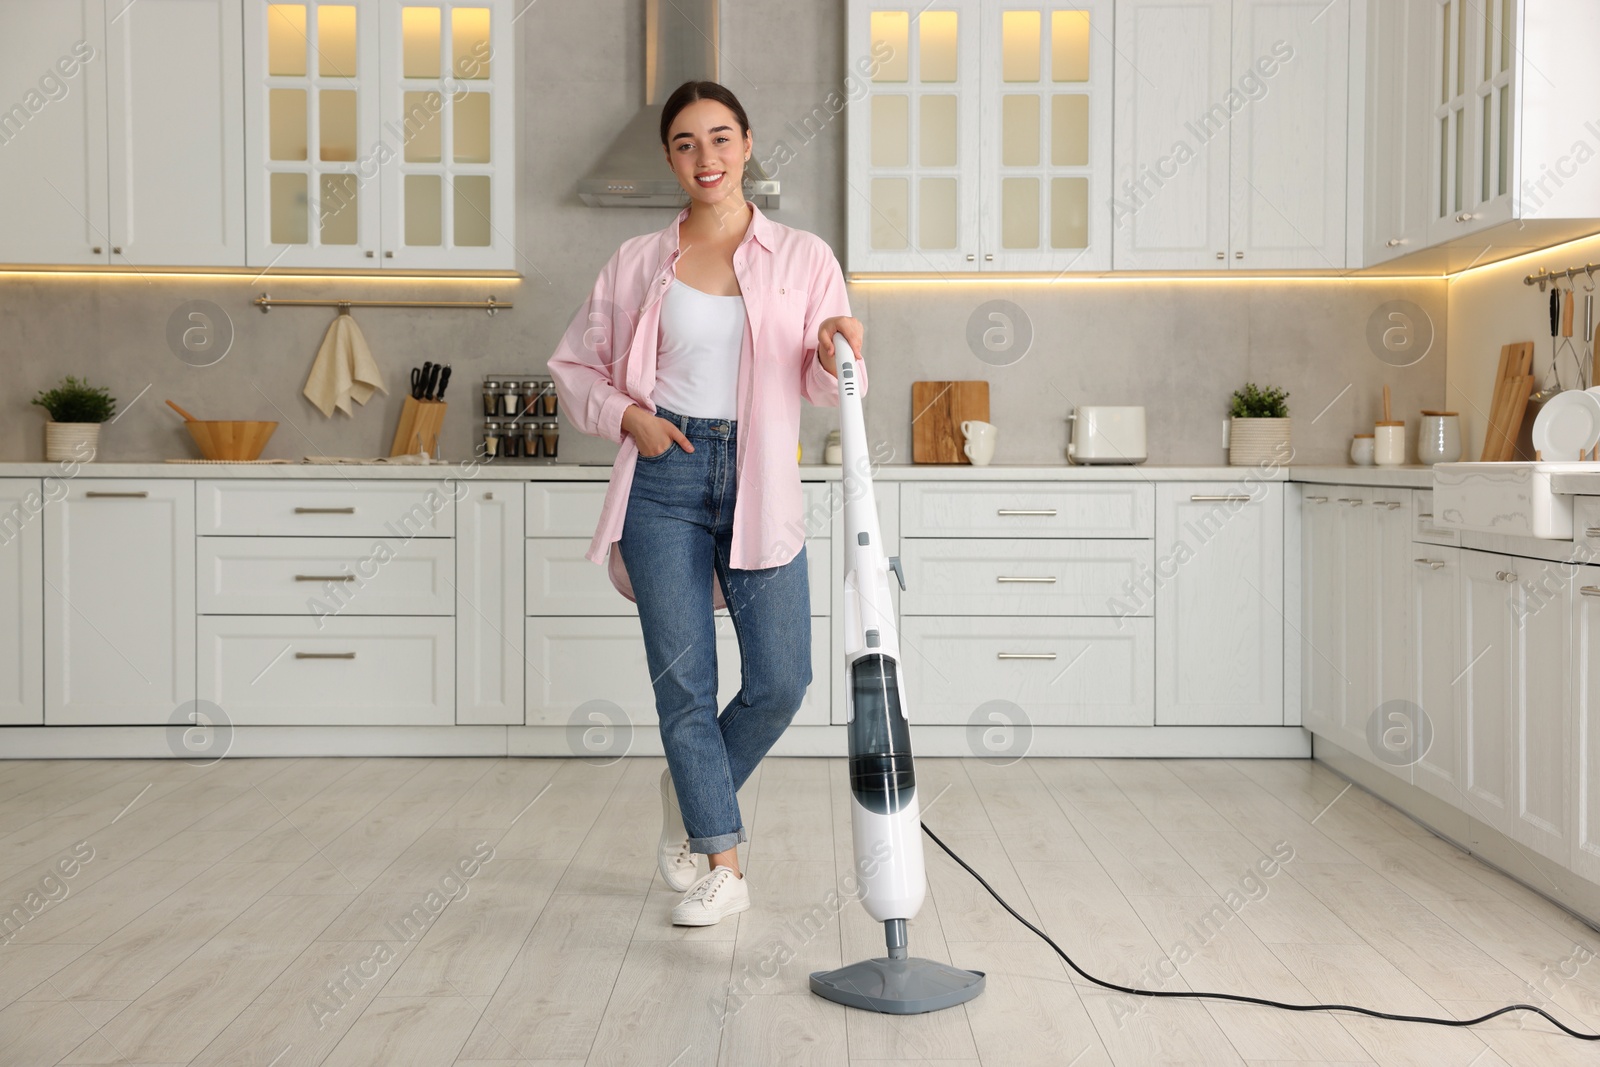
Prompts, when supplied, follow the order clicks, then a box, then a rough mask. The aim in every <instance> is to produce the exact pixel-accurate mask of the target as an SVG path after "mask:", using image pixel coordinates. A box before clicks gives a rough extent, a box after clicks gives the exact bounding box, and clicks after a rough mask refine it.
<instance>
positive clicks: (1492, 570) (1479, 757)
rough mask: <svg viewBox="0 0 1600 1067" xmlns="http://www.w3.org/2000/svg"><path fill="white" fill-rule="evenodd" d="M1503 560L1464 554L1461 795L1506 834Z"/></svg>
mask: <svg viewBox="0 0 1600 1067" xmlns="http://www.w3.org/2000/svg"><path fill="white" fill-rule="evenodd" d="M1514 566H1515V564H1514V562H1513V561H1512V560H1511V558H1510V557H1508V556H1497V555H1492V554H1490V553H1488V552H1476V551H1467V550H1463V551H1462V553H1461V623H1460V641H1461V655H1462V656H1463V657H1465V659H1464V665H1463V669H1462V675H1461V680H1460V681H1459V682H1458V683H1457V687H1458V691H1459V693H1460V696H1459V700H1460V704H1459V707H1460V709H1461V727H1462V730H1463V733H1464V737H1463V742H1464V744H1463V748H1462V753H1461V776H1462V777H1461V790H1462V800H1463V801H1465V804H1466V810H1467V813H1468V814H1470V815H1471V816H1472V817H1473V818H1475V819H1478V820H1479V821H1480V822H1483V823H1486V824H1487V825H1489V826H1491V827H1493V828H1494V829H1496V830H1499V831H1500V832H1501V833H1503V834H1506V835H1507V836H1510V834H1511V796H1512V792H1513V788H1514V787H1513V782H1512V772H1511V767H1512V750H1511V744H1512V704H1513V700H1514V685H1515V679H1514V678H1513V676H1512V656H1513V644H1512V642H1513V636H1514V635H1513V626H1512V618H1511V608H1512V603H1511V591H1510V589H1509V587H1508V582H1507V578H1506V576H1507V575H1509V574H1514V573H1515V570H1514Z"/></svg>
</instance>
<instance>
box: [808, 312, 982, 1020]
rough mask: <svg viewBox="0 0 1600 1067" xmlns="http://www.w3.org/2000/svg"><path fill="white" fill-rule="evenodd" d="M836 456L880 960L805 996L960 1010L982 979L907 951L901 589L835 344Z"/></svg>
mask: <svg viewBox="0 0 1600 1067" xmlns="http://www.w3.org/2000/svg"><path fill="white" fill-rule="evenodd" d="M833 345H834V356H835V366H836V367H837V372H838V377H839V441H840V446H841V450H842V452H843V471H844V481H843V489H844V493H845V500H844V532H845V550H844V551H845V566H844V572H845V574H844V654H845V672H846V676H847V677H848V678H849V683H848V685H846V687H845V691H846V698H847V711H846V721H847V722H848V724H849V737H850V797H851V799H850V828H851V832H852V835H853V836H854V839H855V856H856V869H855V878H856V880H857V882H858V883H859V885H860V887H861V905H862V907H864V908H866V909H867V914H868V915H870V916H872V917H873V918H874V919H875V920H877V921H878V922H881V923H883V932H884V941H885V944H886V946H887V948H888V953H889V954H888V956H886V957H878V958H876V959H869V960H862V961H861V962H859V963H852V964H849V965H848V966H845V967H840V968H839V969H838V970H833V971H813V972H812V973H811V991H812V992H813V993H816V994H817V995H818V996H821V997H825V998H826V999H828V1000H832V1001H835V1002H837V1003H840V1004H845V1005H848V1006H850V1007H852V1008H863V1009H866V1010H868V1011H876V1012H881V1013H884V1014H888V1015H916V1014H918V1013H920V1012H928V1011H937V1010H938V1009H940V1008H949V1007H954V1006H955V1005H957V1004H963V1003H965V1002H967V1001H969V1000H971V999H972V998H973V997H976V996H977V995H978V994H979V993H981V992H983V980H984V973H983V972H982V971H966V970H962V969H960V968H959V967H951V966H948V965H946V964H943V963H939V962H938V961H936V960H928V959H920V958H917V957H914V956H911V955H909V954H908V951H907V944H906V922H907V921H908V920H909V919H911V918H912V917H914V916H915V915H916V914H917V910H918V909H919V908H921V907H922V899H923V896H924V895H925V894H926V893H927V888H928V883H927V876H926V874H925V873H924V871H923V866H922V834H921V832H920V831H921V825H922V820H921V812H920V808H919V805H918V802H917V788H916V787H917V781H916V772H915V770H914V769H913V766H912V762H911V731H910V715H909V713H908V711H907V701H906V699H905V683H904V681H903V680H902V679H901V677H900V637H899V627H898V626H897V625H896V623H895V617H894V602H893V601H892V600H891V599H890V598H889V572H890V571H891V570H892V571H894V574H895V577H896V578H897V579H898V580H899V582H900V588H901V589H904V588H905V587H906V579H905V573H904V572H903V571H902V570H901V569H900V560H899V557H894V558H890V557H889V556H887V555H886V554H885V553H884V550H883V540H882V538H881V537H880V536H879V534H878V506H877V502H876V501H875V500H874V498H873V492H872V468H871V465H870V461H869V459H868V457H867V428H866V421H865V418H864V416H863V415H862V412H861V393H860V389H859V388H858V385H859V379H858V378H857V376H856V358H855V353H854V352H853V351H852V350H851V348H850V346H849V345H848V344H847V343H846V342H845V339H844V337H843V336H842V335H836V336H835V337H834V340H833Z"/></svg>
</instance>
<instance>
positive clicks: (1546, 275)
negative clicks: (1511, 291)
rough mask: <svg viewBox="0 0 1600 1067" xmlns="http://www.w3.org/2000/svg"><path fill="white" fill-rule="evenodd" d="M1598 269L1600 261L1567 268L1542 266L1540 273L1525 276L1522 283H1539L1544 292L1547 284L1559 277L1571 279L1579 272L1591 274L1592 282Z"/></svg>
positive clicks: (1541, 290)
mask: <svg viewBox="0 0 1600 1067" xmlns="http://www.w3.org/2000/svg"><path fill="white" fill-rule="evenodd" d="M1597 270H1600V263H1585V264H1584V265H1583V266H1581V267H1568V268H1567V269H1566V270H1545V269H1544V268H1543V267H1540V268H1539V273H1538V274H1530V275H1528V276H1527V277H1525V278H1523V279H1522V284H1523V285H1537V286H1538V287H1539V291H1540V292H1541V293H1542V292H1544V288H1545V286H1546V285H1549V284H1550V283H1551V282H1553V281H1555V280H1556V279H1557V278H1566V279H1569V280H1570V279H1572V278H1574V277H1576V276H1577V275H1579V274H1587V275H1588V276H1589V281H1590V282H1591V283H1592V282H1593V281H1594V272H1595V271H1597Z"/></svg>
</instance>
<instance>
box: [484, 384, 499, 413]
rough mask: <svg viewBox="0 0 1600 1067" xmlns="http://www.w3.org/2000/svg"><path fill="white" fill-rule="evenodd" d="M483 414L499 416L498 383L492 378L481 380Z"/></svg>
mask: <svg viewBox="0 0 1600 1067" xmlns="http://www.w3.org/2000/svg"><path fill="white" fill-rule="evenodd" d="M483 413H484V414H485V415H498V414H500V383H499V382H498V381H497V380H495V379H493V378H485V379H484V380H483Z"/></svg>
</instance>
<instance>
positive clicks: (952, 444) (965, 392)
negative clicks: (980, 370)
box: [911, 381, 992, 463]
mask: <svg viewBox="0 0 1600 1067" xmlns="http://www.w3.org/2000/svg"><path fill="white" fill-rule="evenodd" d="M967 419H976V420H977V421H979V422H990V421H992V420H991V419H990V418H989V383H988V382H984V381H975V382H912V383H911V462H913V463H970V462H971V461H970V460H968V459H967V457H966V456H965V455H964V454H963V453H962V451H961V444H962V437H961V423H962V422H963V421H965V420H967Z"/></svg>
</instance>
